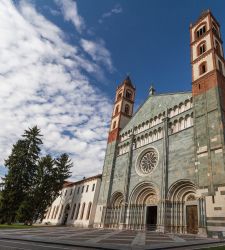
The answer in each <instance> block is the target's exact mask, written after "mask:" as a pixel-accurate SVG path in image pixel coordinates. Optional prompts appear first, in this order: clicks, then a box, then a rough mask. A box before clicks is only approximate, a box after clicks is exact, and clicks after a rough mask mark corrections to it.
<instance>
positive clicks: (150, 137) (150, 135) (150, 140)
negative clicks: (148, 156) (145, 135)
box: [149, 132, 152, 142]
mask: <svg viewBox="0 0 225 250" xmlns="http://www.w3.org/2000/svg"><path fill="white" fill-rule="evenodd" d="M149 142H152V132H150V133H149Z"/></svg>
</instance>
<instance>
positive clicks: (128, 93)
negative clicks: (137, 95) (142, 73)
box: [126, 90, 132, 100]
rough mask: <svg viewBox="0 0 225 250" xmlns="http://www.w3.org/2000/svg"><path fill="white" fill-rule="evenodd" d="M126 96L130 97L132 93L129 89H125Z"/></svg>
mask: <svg viewBox="0 0 225 250" xmlns="http://www.w3.org/2000/svg"><path fill="white" fill-rule="evenodd" d="M126 98H127V99H129V100H131V98H132V93H131V92H130V91H129V90H127V91H126Z"/></svg>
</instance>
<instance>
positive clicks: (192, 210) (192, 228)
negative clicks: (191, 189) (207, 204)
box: [186, 205, 198, 234]
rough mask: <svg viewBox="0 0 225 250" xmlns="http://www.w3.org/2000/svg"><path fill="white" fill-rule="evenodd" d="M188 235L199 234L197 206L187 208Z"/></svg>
mask: <svg viewBox="0 0 225 250" xmlns="http://www.w3.org/2000/svg"><path fill="white" fill-rule="evenodd" d="M186 219H187V233H189V234H197V233H198V209H197V206H196V205H192V206H187V207H186Z"/></svg>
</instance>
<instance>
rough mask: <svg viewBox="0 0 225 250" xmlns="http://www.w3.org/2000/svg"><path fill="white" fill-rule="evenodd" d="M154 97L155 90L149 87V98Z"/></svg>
mask: <svg viewBox="0 0 225 250" xmlns="http://www.w3.org/2000/svg"><path fill="white" fill-rule="evenodd" d="M153 95H155V88H154V86H153V85H151V87H150V89H149V96H153Z"/></svg>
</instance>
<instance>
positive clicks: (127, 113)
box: [125, 104, 130, 115]
mask: <svg viewBox="0 0 225 250" xmlns="http://www.w3.org/2000/svg"><path fill="white" fill-rule="evenodd" d="M129 112H130V107H129V105H128V104H126V105H125V114H126V115H129Z"/></svg>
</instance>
